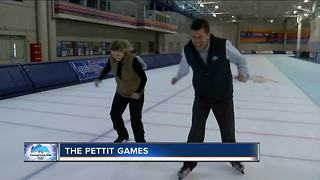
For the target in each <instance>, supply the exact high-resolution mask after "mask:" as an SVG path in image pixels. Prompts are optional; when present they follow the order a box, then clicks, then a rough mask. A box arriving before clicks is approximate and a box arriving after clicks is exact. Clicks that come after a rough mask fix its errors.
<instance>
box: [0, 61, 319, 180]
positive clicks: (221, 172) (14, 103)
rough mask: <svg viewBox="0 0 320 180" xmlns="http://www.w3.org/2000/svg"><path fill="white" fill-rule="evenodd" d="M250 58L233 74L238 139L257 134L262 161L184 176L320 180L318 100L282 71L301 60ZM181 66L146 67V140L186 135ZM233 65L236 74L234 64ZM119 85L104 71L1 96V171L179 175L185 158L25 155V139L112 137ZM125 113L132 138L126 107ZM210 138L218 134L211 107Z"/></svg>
mask: <svg viewBox="0 0 320 180" xmlns="http://www.w3.org/2000/svg"><path fill="white" fill-rule="evenodd" d="M246 58H247V62H248V67H249V71H250V74H251V80H249V81H248V82H247V83H240V82H238V81H236V80H234V91H235V93H234V103H235V115H236V139H237V141H238V142H260V150H261V151H260V152H261V159H260V162H245V163H244V165H245V168H246V170H245V172H246V174H245V175H244V176H242V175H240V174H239V173H238V172H236V171H235V170H234V169H232V168H231V166H230V165H229V164H228V163H225V162H201V163H199V164H198V166H197V167H196V168H195V169H194V171H193V172H192V173H191V174H190V175H189V176H188V177H186V178H185V180H195V179H196V180H213V179H217V180H221V179H223V180H224V179H226V180H233V179H234V180H240V179H250V180H258V179H259V180H302V179H303V180H320V108H319V105H317V104H316V101H314V99H312V98H311V97H312V96H310V94H308V93H307V92H308V91H307V90H304V89H303V84H302V85H299V84H298V83H294V82H295V81H297V80H299V78H304V77H303V74H295V75H294V77H293V76H291V75H290V74H289V75H288V74H287V73H286V72H283V71H281V66H284V65H286V64H285V63H286V62H287V61H299V60H296V59H293V58H290V57H287V56H286V55H248V56H246ZM282 60H283V61H282ZM277 61H282V62H283V63H282V64H277ZM298 63H300V64H303V65H302V66H301V65H299V66H301V67H300V68H302V69H303V68H305V67H304V66H306V67H307V66H308V68H309V66H312V68H317V69H320V65H319V64H312V63H309V62H304V61H299V62H298ZM177 68H178V66H170V67H165V68H160V69H154V70H150V71H147V72H146V73H147V77H148V82H147V85H146V90H145V104H144V109H143V123H144V127H145V131H146V140H147V142H185V141H186V139H187V135H188V132H189V128H190V124H191V108H192V102H193V97H194V95H193V88H192V84H191V78H192V73H191V72H192V71H190V73H189V75H188V76H187V77H185V78H183V79H182V80H181V81H179V82H178V84H176V85H175V86H172V85H171V83H170V81H171V78H172V77H173V76H175V74H176V71H177ZM288 68H289V67H288ZM232 71H233V74H234V75H236V74H237V71H236V67H235V66H234V65H233V66H232ZM319 71H320V70H319ZM300 75H301V76H300ZM315 76H317V77H315V78H317V79H318V81H317V82H314V83H318V84H319V86H320V80H319V78H320V74H317V75H315ZM297 82H298V81H297ZM301 86H302V87H301ZM319 86H315V87H319ZM318 91H320V89H318ZM114 92H115V82H114V79H106V80H104V81H103V83H102V85H101V87H100V88H95V87H94V84H93V83H92V82H91V83H86V84H80V85H76V86H70V87H65V88H60V89H54V90H50V91H44V92H40V93H36V94H31V95H26V96H20V97H16V98H11V99H6V100H1V101H0V114H1V118H0V132H1V136H0V140H1V142H3V144H2V146H1V150H0V152H1V154H0V159H1V165H0V168H1V171H0V172H1V173H0V179H1V180H11V179H12V180H15V179H37V180H43V179H67V180H72V179H90V180H113V179H114V180H115V179H119V180H129V179H130V180H131V179H132V180H133V179H142V180H151V179H152V180H176V179H177V171H178V170H179V168H180V167H181V165H182V163H180V162H58V163H48V162H23V143H24V142H30V141H31V142H32V141H44V142H52V141H54V142H56V141H63V142H113V140H114V139H115V138H116V133H115V131H114V130H113V127H112V123H111V120H110V116H109V112H110V106H111V102H112V98H113V95H114ZM319 96H320V93H319ZM124 119H125V124H126V126H127V129H128V130H129V133H130V140H131V141H130V142H133V135H132V130H131V126H130V121H129V114H128V111H126V112H125V114H124ZM205 141H206V142H220V141H221V140H220V134H219V130H218V125H217V122H216V120H215V118H214V116H213V114H212V113H211V114H210V116H209V118H208V121H207V131H206V138H205Z"/></svg>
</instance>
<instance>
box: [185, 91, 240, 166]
mask: <svg viewBox="0 0 320 180" xmlns="http://www.w3.org/2000/svg"><path fill="white" fill-rule="evenodd" d="M210 110H212V112H213V114H214V116H215V117H216V119H217V122H218V125H219V128H220V134H221V139H222V142H235V132H234V131H235V128H234V124H235V123H234V109H233V99H232V98H230V99H227V100H224V101H221V102H219V103H217V104H214V105H209V104H208V103H206V102H205V101H203V100H201V99H200V98H198V97H195V99H194V102H193V108H192V125H191V129H190V132H189V136H188V142H203V141H204V136H205V128H206V122H207V118H208V115H209V112H210ZM196 165H197V162H184V166H187V167H190V168H194V167H195V166H196Z"/></svg>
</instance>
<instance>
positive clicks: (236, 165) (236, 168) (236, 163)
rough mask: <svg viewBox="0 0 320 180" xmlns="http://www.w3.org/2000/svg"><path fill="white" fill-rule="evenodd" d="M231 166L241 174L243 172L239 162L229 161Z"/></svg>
mask: <svg viewBox="0 0 320 180" xmlns="http://www.w3.org/2000/svg"><path fill="white" fill-rule="evenodd" d="M230 164H231V166H232V167H233V168H234V169H235V170H237V171H239V172H240V173H241V174H244V166H243V164H242V163H241V162H230Z"/></svg>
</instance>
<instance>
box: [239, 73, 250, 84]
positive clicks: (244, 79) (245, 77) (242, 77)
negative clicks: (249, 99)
mask: <svg viewBox="0 0 320 180" xmlns="http://www.w3.org/2000/svg"><path fill="white" fill-rule="evenodd" d="M237 79H238V80H239V81H240V82H247V79H248V78H247V76H246V75H244V74H241V73H239V75H238V76H237Z"/></svg>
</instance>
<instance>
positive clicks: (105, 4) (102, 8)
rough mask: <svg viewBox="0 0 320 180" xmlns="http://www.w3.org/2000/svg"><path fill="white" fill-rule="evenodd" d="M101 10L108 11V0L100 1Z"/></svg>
mask: <svg viewBox="0 0 320 180" xmlns="http://www.w3.org/2000/svg"><path fill="white" fill-rule="evenodd" d="M100 10H102V11H106V10H107V2H106V0H101V1H100Z"/></svg>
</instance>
